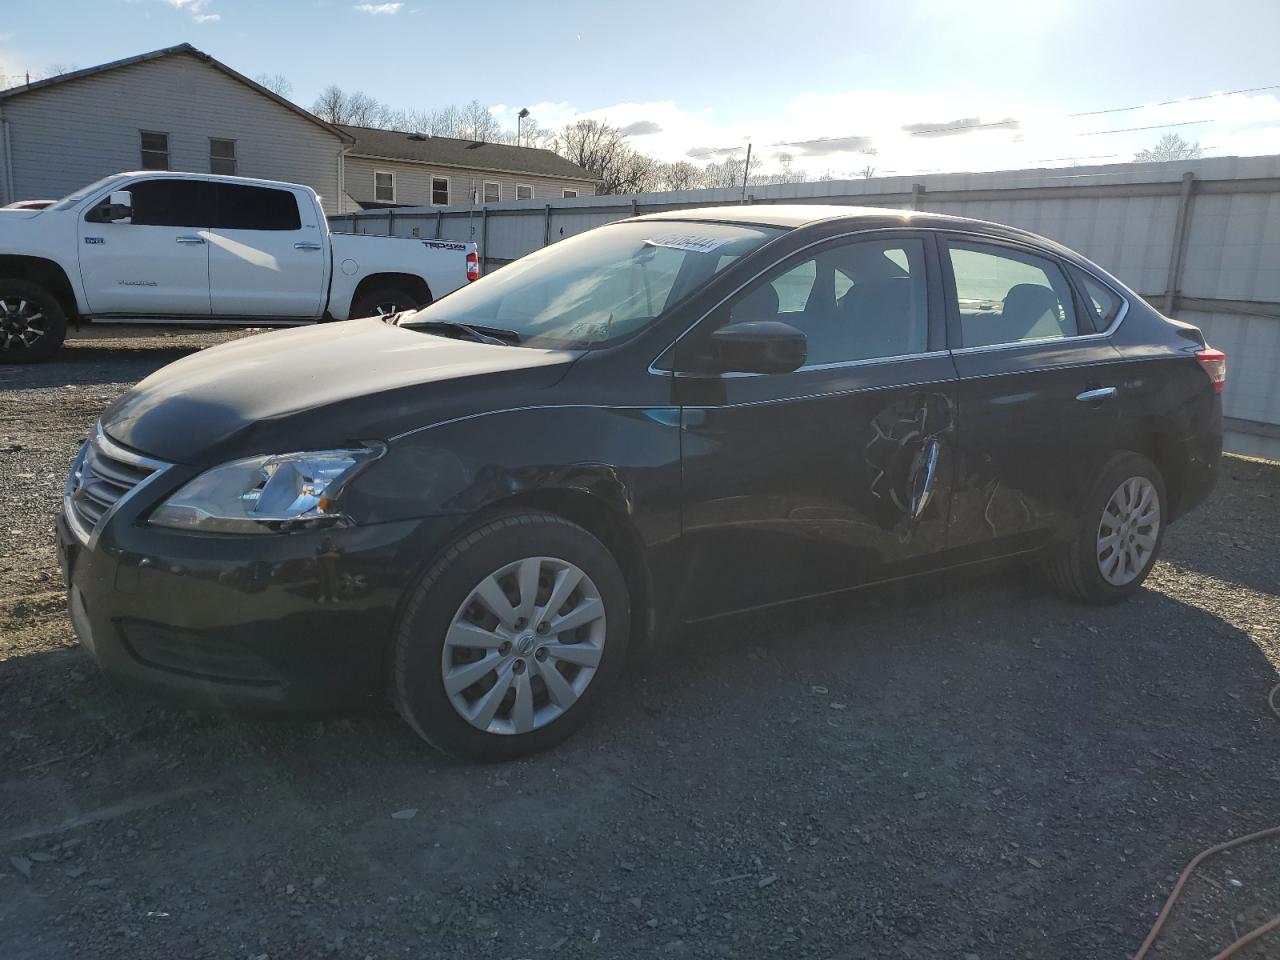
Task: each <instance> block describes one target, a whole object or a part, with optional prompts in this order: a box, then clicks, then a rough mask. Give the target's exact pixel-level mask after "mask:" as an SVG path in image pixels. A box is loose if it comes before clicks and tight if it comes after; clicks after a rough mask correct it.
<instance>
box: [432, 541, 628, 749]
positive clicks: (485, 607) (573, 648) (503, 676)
mask: <svg viewBox="0 0 1280 960" xmlns="http://www.w3.org/2000/svg"><path fill="white" fill-rule="evenodd" d="M605 636H606V630H605V610H604V601H603V600H602V599H601V597H600V591H599V590H598V589H597V588H596V585H595V583H593V582H592V580H591V578H590V577H589V576H587V574H586V572H585V571H583V570H582V569H581V568H579V567H577V566H575V565H574V564H572V563H569V562H568V561H565V560H559V559H556V558H554V557H527V558H525V559H523V560H517V561H515V562H514V563H509V564H507V565H506V566H504V567H501V568H500V569H498V570H495V571H494V572H493V573H491V574H490V575H489V576H487V577H485V578H484V579H483V580H481V581H480V583H478V584H477V585H476V586H475V587H474V588H473V589H472V590H471V592H470V593H469V594H468V595H467V598H466V600H464V601H463V603H462V605H461V606H460V607H459V608H458V611H457V613H455V614H454V616H453V620H452V621H451V622H450V624H449V629H448V632H447V633H446V634H445V640H444V650H443V653H442V671H441V675H442V677H443V680H444V689H445V693H446V695H447V696H448V697H449V702H450V704H452V706H453V708H454V710H456V711H457V713H458V715H459V716H461V717H462V718H463V719H464V720H466V721H467V722H468V723H469V724H471V725H472V726H473V727H476V728H478V729H480V730H484V731H486V732H488V733H495V734H521V733H528V732H530V731H532V730H537V729H538V728H539V727H544V726H546V725H547V724H549V723H551V722H552V721H554V720H556V719H557V718H558V717H560V716H562V715H563V714H564V713H565V712H566V711H568V710H569V709H570V708H571V707H572V706H573V705H574V704H575V703H576V702H577V701H578V699H579V698H580V697H581V696H582V694H583V692H584V691H585V690H586V689H587V686H588V684H590V683H591V680H592V678H593V677H594V676H595V674H596V671H597V669H598V668H599V666H600V661H601V658H602V656H603V655H604V643H605Z"/></svg>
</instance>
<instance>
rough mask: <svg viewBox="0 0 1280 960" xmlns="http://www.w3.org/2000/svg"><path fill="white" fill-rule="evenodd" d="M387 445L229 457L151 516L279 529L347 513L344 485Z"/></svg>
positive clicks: (184, 525)
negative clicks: (341, 504) (341, 501)
mask: <svg viewBox="0 0 1280 960" xmlns="http://www.w3.org/2000/svg"><path fill="white" fill-rule="evenodd" d="M385 449H386V448H385V447H383V446H382V445H381V444H369V445H368V446H365V447H359V448H356V449H353V450H318V451H311V452H304V453H281V454H275V455H272V456H262V457H249V458H247V459H245V460H234V461H232V462H231V463H224V464H222V466H219V467H214V468H213V469H212V470H206V471H205V472H204V473H202V474H200V476H198V477H196V478H195V479H194V480H192V481H190V482H189V483H187V484H186V485H185V486H183V487H182V488H181V489H179V490H178V491H177V492H176V493H174V494H173V495H172V496H170V497H169V499H168V500H166V501H165V502H164V503H162V504H161V505H160V507H159V508H158V509H157V510H156V511H155V512H154V513H152V515H151V521H150V522H151V523H153V524H156V525H157V526H161V527H175V528H177V529H180V530H201V531H208V532H211V533H275V532H278V531H280V530H282V529H287V528H288V526H289V525H291V524H294V523H300V522H312V521H314V522H324V521H330V522H332V521H337V520H340V519H341V518H342V513H341V512H340V511H339V510H338V508H337V504H336V502H335V501H336V500H337V498H338V494H339V493H340V492H341V490H342V488H343V486H345V485H346V484H347V483H348V482H349V481H350V480H351V478H352V477H354V476H355V475H356V474H357V473H358V472H359V471H360V470H361V468H363V467H364V466H365V465H366V464H368V463H370V462H372V461H374V460H376V459H378V457H380V456H382V454H383V453H384V452H385Z"/></svg>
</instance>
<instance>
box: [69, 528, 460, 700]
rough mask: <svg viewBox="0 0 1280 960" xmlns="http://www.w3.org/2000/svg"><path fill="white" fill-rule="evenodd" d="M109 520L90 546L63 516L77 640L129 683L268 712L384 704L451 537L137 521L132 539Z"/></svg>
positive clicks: (431, 532) (423, 531) (436, 531)
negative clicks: (389, 673) (405, 612)
mask: <svg viewBox="0 0 1280 960" xmlns="http://www.w3.org/2000/svg"><path fill="white" fill-rule="evenodd" d="M113 526H114V525H112V524H108V527H107V530H106V531H104V534H103V536H102V537H101V538H100V539H99V540H98V542H97V544H96V545H95V547H94V549H93V550H88V549H86V548H85V547H83V546H82V545H81V544H80V542H79V541H78V540H77V539H76V538H75V536H74V534H73V533H72V532H71V530H70V528H69V527H68V525H67V523H66V520H65V519H64V518H63V517H59V518H58V524H57V540H58V554H59V559H60V562H61V564H62V567H63V575H64V579H65V581H66V583H67V589H68V594H69V598H68V601H69V608H70V611H71V619H72V623H73V625H74V627H75V630H76V635H77V637H78V638H79V640H80V643H81V645H82V646H83V647H84V648H85V649H86V650H87V651H88V652H89V653H90V654H91V655H92V656H93V658H94V659H95V660H96V661H97V662H98V664H99V665H100V666H101V668H102V670H103V671H104V672H105V673H107V674H108V675H110V676H111V677H112V678H113V679H117V680H119V681H122V682H123V683H126V684H128V685H131V686H135V687H141V688H145V689H146V690H148V691H150V692H153V693H157V694H161V695H164V696H167V697H171V698H176V699H179V700H182V701H183V702H187V703H192V704H198V705H206V706H214V707H217V708H225V709H232V710H257V711H268V712H296V711H305V712H316V711H325V710H332V709H349V708H351V707H353V706H358V705H360V704H362V703H377V702H380V701H381V700H382V698H383V695H384V690H385V683H386V672H385V671H386V663H387V661H386V655H387V651H388V649H389V645H390V641H391V636H392V631H393V630H394V626H395V620H396V614H397V610H398V607H399V602H400V598H401V596H402V595H403V594H404V591H405V589H406V588H407V587H408V585H409V584H410V583H411V582H412V580H413V578H414V576H415V574H416V572H417V570H418V569H419V568H420V565H421V561H423V560H426V559H427V558H429V557H430V556H431V555H432V554H433V553H434V550H435V549H436V546H435V545H434V544H432V543H431V541H432V540H435V539H438V536H439V535H441V534H442V533H443V525H442V523H441V522H440V521H412V522H402V523H390V524H378V525H373V526H369V527H360V528H350V529H346V530H329V531H313V532H304V533H298V534H290V535H288V536H271V537H234V538H230V537H199V536H191V535H183V534H179V533H176V532H169V531H159V530H155V529H148V528H142V527H136V526H130V527H126V528H125V529H124V530H123V531H122V532H123V534H124V539H123V540H122V539H117V538H116V537H115V536H113V530H112V527H113ZM126 541H127V542H126Z"/></svg>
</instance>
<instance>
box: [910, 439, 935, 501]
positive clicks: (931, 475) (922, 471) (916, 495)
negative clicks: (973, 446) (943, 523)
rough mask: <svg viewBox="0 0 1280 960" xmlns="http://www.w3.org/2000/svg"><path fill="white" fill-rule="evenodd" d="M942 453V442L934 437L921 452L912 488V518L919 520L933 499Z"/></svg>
mask: <svg viewBox="0 0 1280 960" xmlns="http://www.w3.org/2000/svg"><path fill="white" fill-rule="evenodd" d="M941 454H942V442H941V441H940V440H938V439H936V438H935V439H933V440H930V441H929V442H928V444H926V445H925V448H924V450H922V451H921V453H920V457H921V459H920V462H919V466H918V467H917V468H916V471H915V479H914V483H913V484H912V490H911V519H912V520H919V519H920V518H921V517H923V516H924V512H925V511H926V510H928V509H929V504H930V503H931V502H932V501H933V491H934V488H935V486H936V485H937V482H938V458H939V456H941Z"/></svg>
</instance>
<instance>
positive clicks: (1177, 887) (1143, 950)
mask: <svg viewBox="0 0 1280 960" xmlns="http://www.w3.org/2000/svg"><path fill="white" fill-rule="evenodd" d="M1277 693H1280V683H1278V684H1276V685H1275V686H1274V687H1272V688H1271V692H1270V693H1269V694H1267V706H1268V707H1269V708H1270V709H1271V712H1272V713H1273V714H1275V716H1276V719H1277V720H1280V707H1277V706H1276V694H1277ZM1277 835H1280V827H1269V828H1267V829H1266V830H1259V831H1258V832H1257V833H1250V834H1248V835H1247V836H1243V837H1237V838H1236V839H1234V840H1227V841H1225V842H1224V843H1220V844H1218V845H1217V846H1215V847H1210V848H1209V849H1208V850H1201V851H1200V852H1199V853H1197V854H1196V855H1195V858H1194V859H1193V860H1192V861H1191V862H1190V863H1188V864H1187V865H1186V867H1184V868H1183V870H1182V874H1181V875H1180V876H1179V877H1178V882H1177V883H1175V884H1174V885H1173V890H1172V892H1171V893H1170V894H1169V899H1168V900H1166V901H1165V902H1164V907H1163V908H1162V909H1161V910H1160V916H1158V917H1156V922H1155V923H1153V924H1152V925H1151V932H1150V933H1148V934H1147V939H1145V940H1143V941H1142V946H1140V947H1139V948H1138V952H1137V953H1135V954H1134V955H1133V960H1143V958H1144V957H1146V955H1147V951H1148V950H1150V949H1151V945H1152V944H1153V943H1155V942H1156V937H1158V936H1159V935H1160V928H1161V927H1163V926H1164V922H1165V921H1166V920H1168V919H1169V914H1170V912H1172V910H1173V904H1174V902H1175V901H1176V900H1177V899H1178V894H1180V893H1182V886H1183V884H1185V883H1186V882H1187V878H1188V877H1189V876H1191V872H1192V871H1193V870H1195V868H1196V867H1198V866H1199V865H1200V863H1201V862H1202V861H1204V860H1206V859H1208V858H1209V857H1211V856H1213V855H1214V854H1215V853H1221V852H1222V851H1223V850H1230V849H1231V848H1232V847H1238V846H1241V845H1242V844H1246V843H1252V842H1253V841H1255V840H1264V839H1266V838H1267V837H1274V836H1277ZM1277 927H1280V917H1272V918H1271V919H1270V920H1268V921H1267V922H1266V923H1264V924H1263V925H1262V926H1260V927H1256V928H1254V929H1253V930H1250V931H1249V932H1248V933H1246V934H1245V935H1244V936H1243V937H1241V938H1240V939H1238V940H1236V941H1235V942H1234V943H1232V944H1231V945H1230V946H1228V947H1227V948H1226V949H1225V950H1223V951H1222V952H1221V953H1218V954H1215V955H1214V957H1213V960H1227V958H1228V957H1230V956H1232V955H1233V954H1235V952H1236V951H1237V950H1239V949H1240V948H1241V947H1243V946H1246V945H1247V944H1250V943H1253V941H1255V940H1257V939H1258V938H1259V937H1261V936H1263V935H1264V934H1266V933H1269V932H1271V931H1272V930H1274V929H1276V928H1277Z"/></svg>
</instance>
